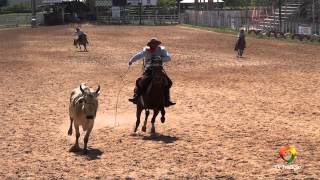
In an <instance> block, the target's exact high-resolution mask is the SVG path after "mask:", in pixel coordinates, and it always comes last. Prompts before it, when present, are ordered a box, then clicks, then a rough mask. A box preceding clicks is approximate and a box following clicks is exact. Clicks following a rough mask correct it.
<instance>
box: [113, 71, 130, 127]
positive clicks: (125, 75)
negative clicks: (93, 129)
mask: <svg viewBox="0 0 320 180" xmlns="http://www.w3.org/2000/svg"><path fill="white" fill-rule="evenodd" d="M129 69H130V66H128V69H127V70H126V71H125V72H124V73H123V75H121V76H120V78H121V82H122V83H123V84H122V86H121V87H120V89H119V91H118V95H117V102H116V110H115V116H114V127H116V126H119V122H118V123H117V115H118V104H119V96H120V93H121V91H122V89H123V88H124V86H125V85H126V84H125V79H126V77H127V74H128V72H129Z"/></svg>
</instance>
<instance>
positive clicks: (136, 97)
mask: <svg viewBox="0 0 320 180" xmlns="http://www.w3.org/2000/svg"><path fill="white" fill-rule="evenodd" d="M139 96H140V91H139V89H138V87H135V88H134V94H133V97H132V98H130V99H129V101H130V102H132V103H133V104H137V102H138V98H139Z"/></svg>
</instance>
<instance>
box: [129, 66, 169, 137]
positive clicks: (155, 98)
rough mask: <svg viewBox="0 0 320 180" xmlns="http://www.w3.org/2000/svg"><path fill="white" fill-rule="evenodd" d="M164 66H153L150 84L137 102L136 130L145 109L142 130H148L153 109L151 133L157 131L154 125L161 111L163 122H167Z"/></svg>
mask: <svg viewBox="0 0 320 180" xmlns="http://www.w3.org/2000/svg"><path fill="white" fill-rule="evenodd" d="M163 73H164V72H163V70H162V67H160V66H159V67H153V68H152V80H151V83H150V84H149V86H148V88H147V90H146V91H145V92H143V93H142V95H141V96H140V97H139V101H138V103H137V112H136V116H137V121H136V126H135V129H134V132H136V131H137V129H138V127H139V124H140V117H141V113H142V111H143V110H145V112H146V114H145V120H144V124H143V126H142V131H143V132H146V129H147V128H146V126H147V120H148V116H149V114H150V110H153V117H152V119H151V124H152V126H151V133H155V132H156V129H155V126H154V123H155V120H156V117H157V115H158V114H159V112H161V122H162V123H164V122H165V117H164V116H165V113H166V112H165V110H164V104H165V96H164V88H165V76H164V75H163Z"/></svg>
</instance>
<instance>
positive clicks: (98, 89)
mask: <svg viewBox="0 0 320 180" xmlns="http://www.w3.org/2000/svg"><path fill="white" fill-rule="evenodd" d="M99 91H100V85H98V89H97V90H96V93H98V92H99Z"/></svg>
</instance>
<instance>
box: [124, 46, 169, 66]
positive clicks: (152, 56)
mask: <svg viewBox="0 0 320 180" xmlns="http://www.w3.org/2000/svg"><path fill="white" fill-rule="evenodd" d="M143 58H144V59H145V63H146V64H145V69H148V68H149V67H151V66H159V65H162V64H164V63H166V62H168V61H170V60H171V58H170V54H169V53H168V51H167V50H166V48H165V47H164V46H158V47H157V48H156V49H150V47H148V46H146V47H144V48H143V49H142V51H140V52H138V53H137V54H136V55H134V56H133V57H132V58H131V59H130V61H129V62H131V63H134V62H136V61H138V60H141V59H143ZM157 59H158V60H161V61H162V63H161V64H155V63H153V62H154V60H157Z"/></svg>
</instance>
